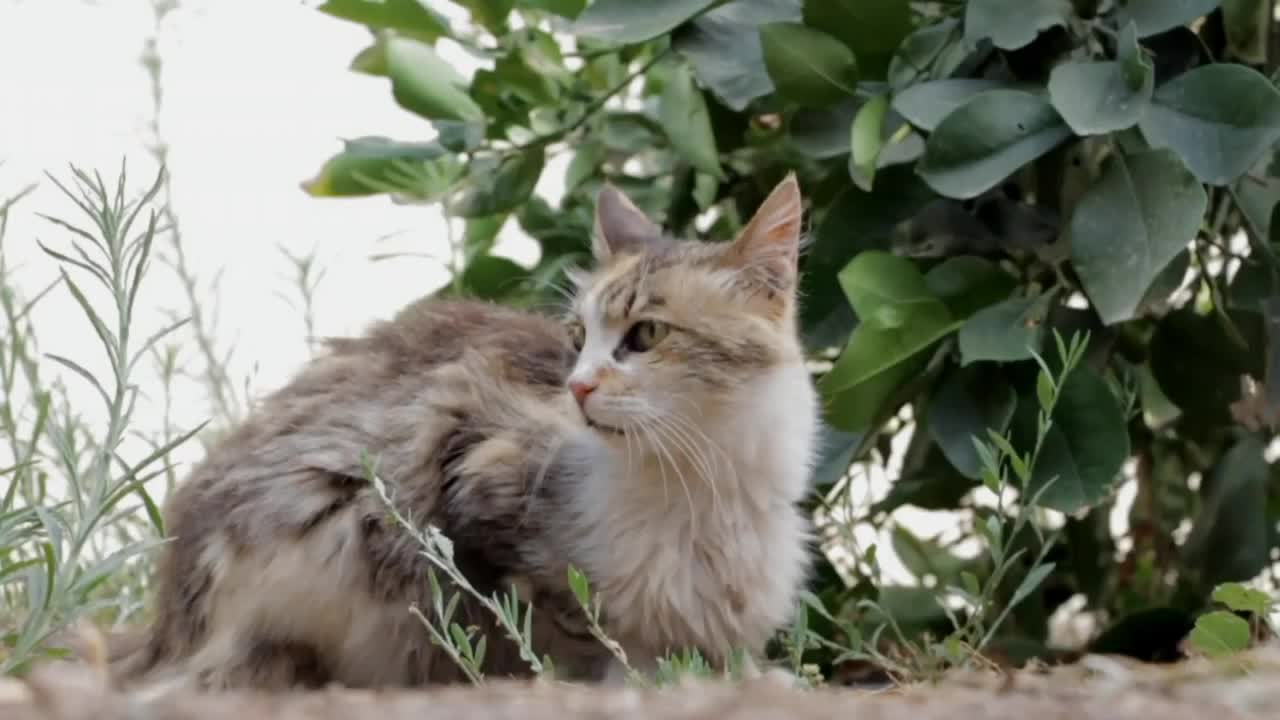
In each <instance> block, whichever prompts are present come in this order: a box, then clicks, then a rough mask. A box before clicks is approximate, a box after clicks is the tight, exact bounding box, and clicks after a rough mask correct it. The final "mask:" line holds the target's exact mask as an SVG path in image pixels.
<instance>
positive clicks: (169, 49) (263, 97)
mask: <svg viewBox="0 0 1280 720" xmlns="http://www.w3.org/2000/svg"><path fill="white" fill-rule="evenodd" d="M317 4H318V1H317V0H311V1H310V2H309V3H305V4H304V3H303V2H302V1H301V0H214V1H210V0H184V2H182V3H181V6H180V9H179V10H178V11H177V12H175V13H173V14H171V15H170V16H169V17H168V20H167V21H166V23H165V27H164V29H163V33H162V35H161V37H162V44H161V47H160V51H161V54H162V56H163V62H164V76H165V93H166V95H165V100H164V107H165V111H164V115H163V117H162V118H161V122H162V123H163V128H162V132H163V133H164V135H165V137H166V140H167V141H168V142H169V144H170V146H171V160H170V172H171V174H172V179H173V185H174V194H175V202H174V205H175V208H176V211H177V213H178V215H179V220H180V222H181V223H182V228H183V232H184V236H185V247H186V250H187V253H188V255H189V256H190V257H191V259H192V261H193V265H194V266H195V267H196V268H197V270H198V272H199V273H200V274H201V279H202V280H203V281H204V282H206V283H208V282H210V281H211V280H212V278H213V277H214V274H215V273H216V272H217V271H218V270H220V269H221V270H223V271H224V273H225V275H224V279H223V286H222V288H221V291H220V292H219V293H218V295H217V296H216V302H217V304H218V305H219V308H220V312H221V321H220V325H219V330H220V332H221V334H222V338H223V340H224V341H230V340H232V339H235V340H236V341H237V344H238V346H239V347H240V348H241V349H240V351H239V352H238V353H237V356H236V364H235V366H234V368H235V370H236V371H237V374H238V375H240V376H244V375H246V374H248V373H250V372H251V369H252V365H253V364H256V365H257V366H258V372H257V373H256V376H255V378H256V379H255V380H254V387H257V388H259V389H262V390H266V389H269V388H272V387H275V386H277V385H279V384H280V383H281V382H283V381H284V380H285V379H286V378H287V376H288V374H289V373H291V372H292V371H293V370H294V369H296V367H297V365H298V363H300V362H301V361H302V360H303V359H304V358H305V356H306V355H305V353H306V345H305V342H304V328H303V326H302V323H301V316H300V314H299V312H298V310H297V309H296V308H295V306H292V305H290V303H289V302H287V301H286V300H284V299H282V298H280V297H279V295H278V294H277V293H278V292H280V291H284V292H286V293H288V294H289V300H291V301H295V302H296V301H297V300H298V299H299V297H298V295H297V293H296V292H295V291H294V290H293V287H292V285H291V284H290V282H289V278H290V277H291V275H292V267H291V264H290V263H289V261H288V260H287V259H286V258H285V257H284V256H283V255H282V254H281V252H280V246H283V247H285V248H287V249H288V250H289V251H290V252H292V253H293V254H295V255H299V254H305V253H308V252H311V251H313V250H314V251H315V252H316V253H317V255H318V261H319V263H320V265H321V266H322V267H323V268H324V271H325V276H324V278H323V280H322V284H321V285H320V288H319V291H318V294H317V301H316V315H317V322H318V324H317V333H318V334H321V335H325V334H342V333H352V332H358V331H359V330H360V329H361V328H362V327H363V326H364V325H365V324H366V323H367V322H369V321H370V320H372V319H374V318H378V317H383V316H386V315H389V314H390V313H392V312H393V311H394V310H395V309H396V308H398V307H399V306H401V305H403V304H404V303H406V302H408V301H410V300H412V299H413V298H416V297H418V296H420V295H421V294H423V293H424V292H426V291H427V290H429V289H430V288H432V287H434V286H436V285H438V284H439V283H441V282H443V280H444V278H445V275H444V273H443V271H442V270H441V268H440V266H439V265H437V264H436V263H433V262H432V261H430V260H428V259H422V258H398V259H394V260H390V261H384V262H371V261H369V259H368V258H369V256H371V255H373V254H377V253H384V252H388V251H391V250H402V251H403V250H409V251H414V252H419V253H421V252H426V253H432V254H441V253H443V252H444V248H445V239H444V238H445V229H444V225H443V223H442V221H441V219H440V215H439V212H438V211H437V209H436V208H425V209H424V208H421V207H404V206H396V205H393V204H392V203H391V202H389V201H388V200H386V199H385V198H381V197H377V198H368V199H365V198H360V199H317V198H312V197H310V196H308V195H307V194H305V193H304V192H303V191H302V190H301V188H300V187H299V183H300V182H302V181H303V180H305V179H307V178H309V177H310V176H311V175H313V174H314V173H315V172H316V171H317V170H318V169H319V168H320V166H321V164H322V162H323V161H324V160H325V159H326V158H328V157H329V156H330V155H331V154H333V153H334V152H336V151H337V150H338V149H339V147H340V138H350V137H357V136H360V135H386V136H390V137H395V138H401V139H406V140H421V139H424V138H426V137H429V136H430V134H431V133H432V131H431V129H430V127H429V126H428V125H427V124H426V123H425V122H424V121H422V120H421V119H419V118H417V117H416V116H414V115H412V114H410V113H408V112H406V111H403V110H401V109H400V108H399V107H398V106H397V105H396V104H395V102H394V101H393V99H392V97H391V93H390V88H389V85H388V83H387V81H386V80H385V79H381V78H373V77H369V76H365V75H360V74H356V73H352V72H350V71H348V69H347V66H348V63H349V62H350V60H351V58H352V57H353V56H354V55H355V54H356V53H357V52H358V51H359V50H361V49H362V48H363V47H365V46H366V45H367V44H368V40H369V35H368V33H367V31H366V30H365V29H364V28H363V27H361V26H359V25H355V24H352V23H348V22H345V21H341V20H338V19H336V18H332V17H330V16H328V15H325V14H323V13H320V12H318V11H317V10H315V9H314V5H317ZM441 5H443V6H444V7H443V8H442V9H445V10H449V9H451V8H450V6H451V4H450V3H441ZM453 9H455V10H456V6H455V7H454V8H453ZM152 32H153V16H152V11H151V0H98V1H97V2H93V1H91V0H0V67H2V68H4V69H5V70H4V72H2V73H0V108H2V109H0V197H8V196H9V195H11V194H12V193H13V192H15V191H17V190H18V189H19V188H21V187H23V186H25V185H27V184H28V183H31V182H40V183H41V185H40V187H39V189H38V190H37V191H36V192H35V193H34V194H33V195H31V196H29V197H28V198H26V199H25V200H24V201H23V202H22V203H21V204H20V205H19V209H18V210H17V211H16V213H15V217H13V218H12V220H11V223H10V228H9V233H8V239H7V241H6V242H5V251H6V253H7V256H8V258H9V261H10V264H11V265H20V266H22V267H21V269H20V271H19V273H18V275H19V282H20V284H21V285H22V287H23V288H24V289H25V290H26V291H27V292H28V294H31V293H34V292H35V291H36V289H38V288H40V287H43V285H44V284H46V283H47V282H48V281H49V280H51V279H53V278H54V277H56V272H57V266H56V265H55V263H54V262H53V261H52V260H51V259H50V258H49V257H48V256H46V255H44V253H43V252H41V251H40V250H39V248H38V247H37V246H36V243H35V240H36V238H40V239H41V240H43V241H44V242H46V243H47V244H51V245H53V246H54V247H65V246H66V245H65V243H66V242H68V236H67V233H65V232H63V231H60V230H58V229H57V228H55V227H53V226H52V225H51V224H49V223H48V222H47V221H45V220H43V219H40V218H39V217H37V216H36V213H37V212H42V213H47V214H50V215H55V216H59V217H65V218H68V219H71V218H74V219H76V220H77V221H79V220H80V218H79V217H76V216H75V215H74V214H75V213H76V212H77V211H76V210H75V208H74V206H73V205H72V204H71V203H70V201H68V200H67V199H66V198H64V197H63V196H62V195H61V193H60V192H59V191H58V190H57V188H56V187H54V186H53V184H52V183H51V182H49V181H48V180H47V179H46V178H45V177H44V175H43V173H44V172H45V171H50V172H52V173H54V175H55V177H57V178H58V179H59V180H62V181H64V182H66V181H68V180H69V178H70V173H69V169H68V163H75V164H76V165H79V166H81V167H82V168H85V169H90V170H92V169H96V170H98V171H100V172H101V173H102V174H103V175H104V176H105V177H107V179H108V180H109V181H110V180H113V179H114V177H115V174H116V172H117V171H118V168H119V166H120V162H121V160H122V159H125V160H127V162H128V164H129V168H130V169H131V172H130V177H131V179H132V187H133V188H134V189H135V190H140V189H141V188H143V187H145V185H146V183H149V182H150V181H151V180H152V178H153V177H154V174H153V173H154V164H153V162H152V159H151V157H150V155H149V154H148V153H147V151H146V143H147V139H148V132H149V131H148V123H149V122H150V120H151V99H150V91H149V84H148V83H149V81H148V77H147V75H146V73H145V71H144V70H143V68H142V66H141V64H140V62H139V58H140V56H141V53H142V50H143V48H144V43H145V41H146V38H147V37H148V36H149V35H150V34H151V33H152ZM451 55H452V57H454V58H462V56H461V53H453V54H451ZM463 60H464V61H465V60H467V59H465V58H463ZM471 65H472V67H474V61H472V63H471ZM472 67H468V68H461V69H462V71H463V72H464V73H466V74H469V72H470V71H471V69H472ZM545 184H546V183H544V185H545ZM553 184H554V183H553ZM556 190H558V188H552V192H555V191H556ZM514 229H515V228H514V223H513V224H512V225H511V226H509V227H508V228H507V230H508V235H509V234H511V232H512V231H514ZM389 235H390V236H393V237H392V238H391V239H388V240H382V241H379V240H378V238H385V237H386V236H389ZM516 243H517V244H516V247H514V248H513V252H512V254H514V255H516V256H517V257H519V256H521V255H524V254H527V252H528V248H527V247H526V248H521V247H520V244H519V240H518V239H517V240H516ZM526 244H527V243H526ZM160 247H161V248H165V247H166V246H165V244H163V243H162V244H161V245H160ZM507 247H511V246H510V245H507ZM522 250H523V251H524V252H522ZM170 275H171V273H169V272H168V270H167V268H165V267H163V266H161V265H159V264H156V265H155V267H154V268H153V270H152V273H151V280H150V282H149V283H148V284H144V286H143V290H142V296H141V299H140V304H141V305H143V306H144V310H145V311H147V314H145V315H143V325H144V327H147V328H152V329H153V328H156V327H159V325H158V323H159V322H160V316H159V315H158V314H157V313H156V312H155V311H156V310H158V308H160V307H171V308H175V309H178V310H183V309H184V303H183V300H182V297H181V295H180V294H179V290H178V286H177V285H176V284H174V283H173V281H172V278H171V277H170ZM73 276H75V275H74V273H73ZM75 277H78V276H75ZM211 299H212V298H211ZM104 301H105V298H104ZM37 318H38V319H39V328H38V330H39V333H40V340H41V342H42V347H41V349H42V350H43V351H45V352H56V353H59V354H63V355H67V356H70V357H73V358H75V359H77V360H84V361H85V362H86V364H88V365H90V367H92V368H94V369H97V368H100V367H105V366H104V365H101V364H100V363H98V364H95V363H93V361H94V360H95V359H98V358H100V356H101V351H100V349H99V348H98V347H97V346H96V339H95V338H94V337H93V335H92V332H91V331H90V329H89V326H88V324H87V323H86V321H85V319H84V318H83V316H81V315H80V314H79V311H78V310H77V309H75V308H74V306H73V305H72V304H71V302H70V299H69V296H68V294H67V293H66V292H65V290H59V291H58V292H56V293H55V294H54V295H53V296H51V297H50V298H49V299H48V300H47V301H46V304H44V305H42V306H41V308H40V312H39V313H38V314H37ZM192 357H193V359H194V356H192ZM71 385H72V390H84V389H85V388H84V387H83V383H80V382H79V381H75V380H73V381H72V382H71ZM187 390H188V391H190V392H195V393H196V395H193V396H191V397H190V398H189V400H187V401H186V402H179V403H178V404H179V405H180V406H183V407H189V409H191V410H192V411H193V412H192V413H191V414H189V419H190V420H191V421H198V419H199V418H200V417H201V415H200V413H201V411H202V408H201V403H202V400H203V398H202V397H201V396H200V395H199V393H198V390H199V388H187ZM85 397H86V399H91V398H92V397H93V396H91V395H85ZM139 419H140V420H143V421H145V420H146V418H145V417H144V413H140V414H139Z"/></svg>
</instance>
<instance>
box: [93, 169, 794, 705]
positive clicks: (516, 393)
mask: <svg viewBox="0 0 1280 720" xmlns="http://www.w3.org/2000/svg"><path fill="white" fill-rule="evenodd" d="M801 219H802V208H801V197H800V191H799V187H798V185H797V183H796V181H795V178H794V177H793V176H788V177H787V178H786V179H785V180H784V181H783V182H782V183H781V184H780V185H779V186H778V187H777V188H776V189H775V190H774V191H773V193H772V194H771V195H770V196H769V198H768V199H767V200H766V201H765V202H764V204H763V205H762V206H761V208H760V210H759V211H758V212H757V214H756V216H755V217H754V218H753V219H752V221H751V223H750V224H749V225H748V226H747V227H746V228H745V229H744V231H743V233H742V234H741V236H740V237H739V238H738V239H737V240H736V241H734V242H731V243H721V244H716V243H708V242H697V241H679V240H676V239H673V238H670V237H667V236H665V235H663V233H662V232H661V231H660V229H659V228H658V227H657V226H655V225H654V224H653V223H652V222H651V221H649V220H648V219H647V218H646V217H645V216H644V215H643V213H641V212H640V211H639V210H638V209H636V208H635V206H633V205H632V204H631V203H630V202H629V201H628V200H627V199H626V197H625V196H624V195H623V194H622V193H621V192H619V191H617V190H616V189H613V188H606V189H605V190H603V191H602V192H601V194H600V196H599V197H598V201H597V227H596V233H595V238H594V245H593V250H594V254H595V256H596V260H597V264H596V267H595V269H594V270H593V271H592V272H590V273H584V274H582V275H581V276H577V277H575V280H574V281H575V284H576V285H577V286H578V288H577V292H576V293H575V295H574V297H573V301H572V313H571V321H570V322H569V323H567V324H566V323H561V322H557V321H554V320H552V319H550V318H547V317H543V316H541V315H539V314H534V313H528V312H523V311H518V310H514V309H509V308H504V307H500V306H497V305H493V304H488V303H481V302H473V301H443V300H424V301H420V302H418V303H415V304H413V305H411V306H409V307H408V308H406V309H405V310H403V311H402V312H401V313H400V314H399V315H398V316H397V317H395V318H394V319H392V320H391V321H389V322H384V323H381V324H378V325H376V326H374V327H373V328H372V329H371V330H370V331H369V332H367V333H366V334H365V335H363V336H362V337H358V338H348V339H341V340H336V341H332V342H331V343H330V345H329V350H328V352H326V353H325V354H323V355H322V356H320V357H318V358H317V359H315V360H314V361H312V362H311V363H310V364H309V365H308V366H307V367H306V368H304V369H303V370H302V371H301V373H300V374H299V375H298V376H297V377H296V378H295V379H294V380H293V381H292V382H290V383H289V384H288V385H287V386H285V387H284V388H283V389H281V390H279V391H277V392H276V393H274V394H273V395H271V396H269V397H267V398H266V399H265V401H264V402H263V403H262V405H261V406H260V407H259V408H258V409H257V410H256V411H255V412H254V413H253V414H252V415H251V417H250V418H249V419H248V420H247V421H246V422H245V423H244V424H243V425H241V426H240V427H238V428H237V429H235V430H234V432H232V433H231V434H230V435H229V436H228V437H226V438H225V439H224V440H222V441H221V442H220V443H219V444H218V446H217V447H215V448H214V449H213V451H212V452H211V453H210V454H209V456H208V457H207V458H206V459H205V460H204V461H203V462H202V463H201V464H200V465H199V466H197V467H196V468H195V470H194V471H193V473H192V474H191V476H190V478H189V479H188V480H186V482H184V483H182V484H181V485H179V487H178V489H177V490H176V491H175V492H174V494H173V496H172V497H171V498H170V500H169V501H168V503H167V506H166V509H165V517H166V520H167V527H168V533H169V535H170V536H171V541H170V542H169V543H168V544H167V545H166V546H165V548H164V549H163V555H162V556H161V559H160V562H159V566H158V569H157V576H156V585H157V587H156V592H155V603H156V604H155V620H154V624H153V625H152V626H151V627H150V628H149V629H148V631H147V633H146V637H145V639H143V640H142V642H141V643H140V644H139V646H138V647H135V648H132V649H131V650H129V651H127V652H126V651H124V650H120V651H118V652H117V653H116V655H117V657H116V658H115V659H114V661H113V669H114V671H115V672H116V674H117V677H118V678H119V679H120V680H121V681H123V682H125V683H128V684H132V683H138V682H142V681H144V680H157V679H161V678H164V677H176V678H180V679H181V681H183V682H190V683H194V684H196V685H198V686H200V687H203V688H227V687H246V686H248V687H258V688H281V687H287V686H295V685H321V684H325V683H329V682H338V683H343V684H346V685H350V686H366V687H368V686H388V685H408V684H418V683H424V682H434V681H450V680H455V679H457V678H459V677H461V676H460V673H459V671H458V669H457V668H456V667H455V666H454V665H453V664H452V662H451V661H450V660H449V659H448V658H447V657H446V656H445V655H444V654H443V652H442V651H441V650H440V649H439V648H437V647H435V646H433V645H432V644H431V642H430V640H429V637H428V634H427V632H426V631H425V629H424V628H422V627H421V626H420V624H419V621H418V620H417V619H416V618H415V617H414V616H413V615H411V614H410V613H409V612H408V608H409V606H410V605H411V604H415V603H416V604H418V605H419V606H420V607H422V608H423V609H424V610H428V611H429V607H430V598H429V584H428V582H427V578H426V573H427V568H428V564H427V562H426V561H425V560H424V559H423V558H421V557H420V556H419V555H418V547H417V546H416V545H415V543H414V541H413V540H412V539H411V538H409V537H408V536H407V535H406V534H405V533H404V532H403V531H402V530H401V529H400V528H398V527H397V526H395V525H394V524H393V523H391V522H389V521H388V519H387V516H386V512H385V508H384V507H383V505H382V503H381V501H380V499H379V498H378V497H377V495H376V493H375V491H374V489H373V488H372V487H371V485H370V484H369V483H368V482H367V481H366V479H365V473H364V470H363V468H362V465H361V456H362V453H363V452H366V451H367V452H368V453H370V454H372V455H373V456H375V457H377V458H378V464H377V467H378V471H379V475H380V477H382V478H383V479H384V480H385V481H386V482H387V484H388V485H389V487H391V488H392V491H393V493H394V500H395V502H396V503H397V505H398V507H400V508H401V509H402V511H403V512H405V513H406V514H410V515H412V517H413V518H414V519H416V520H417V521H418V522H422V523H426V522H430V523H433V524H434V525H436V526H437V527H439V528H440V529H441V530H442V531H443V532H444V533H445V534H446V535H448V536H449V537H450V538H451V539H452V540H453V543H454V547H455V552H456V555H457V559H458V563H459V565H460V567H461V569H462V570H463V572H464V573H465V574H466V575H467V576H468V577H469V578H470V580H471V581H472V582H473V583H474V584H475V585H476V586H477V587H479V588H480V589H481V590H482V591H489V590H494V589H500V590H505V589H506V588H507V587H509V586H510V584H511V583H513V582H515V583H517V585H518V586H519V587H521V588H523V590H524V592H526V593H527V596H526V599H527V600H532V601H533V603H534V611H533V615H534V618H535V624H534V640H535V644H536V646H537V649H538V651H539V653H544V652H545V653H550V654H551V655H552V656H553V658H554V660H555V661H556V665H557V669H558V670H560V671H561V672H562V673H565V674H568V675H570V676H573V677H583V678H599V677H602V676H606V675H609V676H613V677H616V676H615V675H612V673H613V672H614V671H616V670H617V668H616V666H613V665H611V660H610V655H609V654H608V652H607V651H606V650H605V649H604V648H603V647H602V646H601V645H600V644H599V643H597V642H595V641H594V640H592V639H591V638H590V637H589V636H588V635H587V634H586V632H585V631H584V627H583V623H582V617H581V613H580V611H579V609H578V608H577V606H576V603H575V601H574V600H573V599H572V597H571V595H570V593H569V590H568V585H567V581H566V569H567V566H568V564H570V563H571V564H573V565H575V566H576V567H578V568H580V569H581V570H582V571H583V572H584V573H585V574H586V575H587V577H588V578H589V579H590V581H591V585H592V587H593V589H595V590H596V591H598V592H599V594H600V596H601V599H602V601H603V606H604V614H605V621H604V623H605V629H606V630H607V632H609V633H610V634H611V636H613V637H614V638H616V639H617V640H618V641H620V642H621V644H622V646H623V647H624V648H625V649H626V650H627V652H628V654H629V656H630V658H631V660H632V661H634V662H635V664H636V665H637V666H638V667H639V668H640V669H642V670H648V671H652V670H653V668H654V662H655V658H656V657H658V656H660V655H663V654H665V653H666V652H667V651H669V650H673V649H679V648H684V647H692V648H697V649H698V650H700V651H701V652H702V653H703V654H704V655H705V656H707V657H708V658H709V659H711V660H712V661H713V662H723V661H725V659H726V657H727V654H728V653H729V652H731V651H732V650H733V649H735V648H744V649H746V650H747V651H749V652H750V653H753V654H756V655H758V654H759V653H760V652H761V651H762V650H763V647H764V644H765V643H766V641H767V639H768V638H769V636H770V635H771V634H772V633H773V631H775V630H776V629H777V628H778V627H779V626H780V625H782V624H783V623H785V622H786V621H787V620H788V619H789V617H790V615H791V613H792V611H793V609H794V603H795V599H796V597H797V593H798V590H799V589H800V587H801V586H802V584H803V582H804V580H805V577H806V574H807V571H808V567H809V561H808V551H809V549H808V547H807V540H808V537H809V535H808V524H807V522H806V520H805V519H804V517H803V515H802V514H801V512H800V510H799V509H798V508H797V502H798V501H799V500H800V499H801V498H802V496H803V494H804V493H805V492H806V490H807V484H808V483H807V480H808V475H809V468H810V465H811V459H812V455H813V451H814V444H815V434H816V425H817V419H816V418H817V402H816V397H815V394H814V391H813V389H812V386H811V383H810V379H809V374H808V372H807V370H806V368H805V365H804V361H803V354H802V350H801V346H800V343H799V341H798V338H797V332H796V319H795V316H796V285H797V282H796V263H797V253H798V247H799V241H800V234H801ZM646 320H647V321H652V322H655V323H657V324H650V325H647V326H646V328H645V329H646V330H647V335H646V338H645V341H646V343H647V344H645V345H643V346H640V347H637V345H636V343H637V341H636V338H635V335H634V333H635V330H634V328H635V325H636V323H638V322H642V321H646ZM575 339H576V340H578V341H581V340H582V339H585V344H581V343H580V342H575ZM578 345H581V347H580V348H579V347H578ZM567 382H573V383H578V384H582V383H588V384H590V385H594V386H595V390H594V392H591V393H590V394H589V395H586V396H585V402H584V403H583V405H582V406H581V407H580V406H579V404H578V403H577V402H576V401H575V398H574V396H573V394H571V393H570V392H569V391H567V390H566V383H567ZM459 615H460V617H458V618H457V620H458V621H459V622H462V623H463V624H464V625H465V624H476V625H479V626H481V627H482V628H483V629H485V630H487V631H489V635H490V637H489V642H488V647H489V651H488V653H487V659H486V661H485V668H484V670H485V672H486V673H487V674H489V675H496V676H501V675H507V674H513V675H514V674H521V673H523V672H526V670H527V669H526V667H525V665H524V663H523V662H522V661H521V660H520V659H519V656H518V654H517V652H516V650H515V646H514V645H513V644H511V643H510V642H509V641H507V640H506V639H505V638H503V637H502V636H501V634H500V633H498V632H493V631H492V627H493V623H492V622H491V618H489V617H488V616H487V615H486V614H485V613H484V612H483V611H482V610H481V609H479V608H477V607H474V606H472V605H471V604H470V603H469V602H465V601H464V602H463V603H462V605H461V608H460V610H459Z"/></svg>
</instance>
